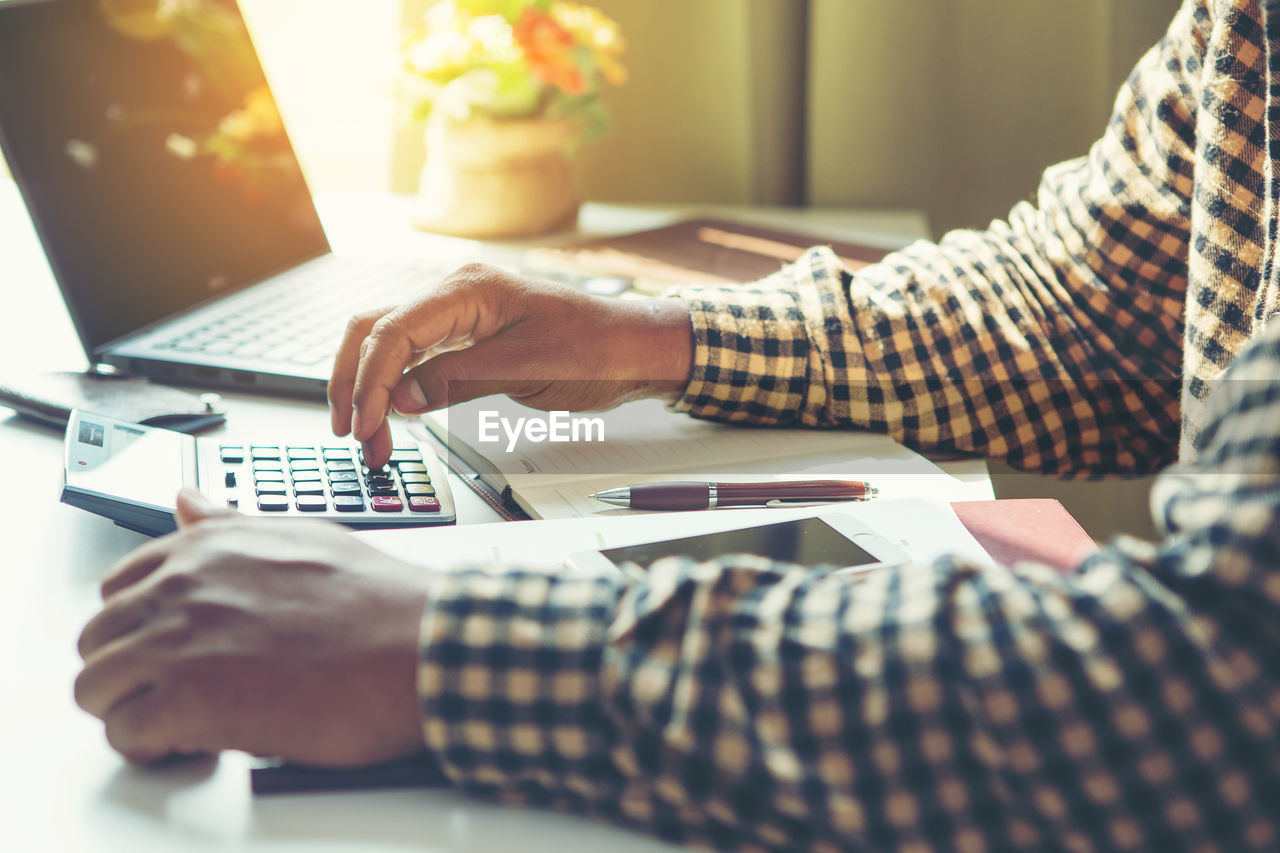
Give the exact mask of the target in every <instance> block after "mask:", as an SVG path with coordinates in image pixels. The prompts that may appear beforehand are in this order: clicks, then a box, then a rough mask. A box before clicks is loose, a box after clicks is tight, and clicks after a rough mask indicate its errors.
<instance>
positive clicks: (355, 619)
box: [75, 493, 428, 767]
mask: <svg viewBox="0 0 1280 853" xmlns="http://www.w3.org/2000/svg"><path fill="white" fill-rule="evenodd" d="M178 510H179V524H180V529H179V530H178V532H176V533H174V534H172V535H170V536H166V537H164V538H162V539H158V540H156V541H155V542H151V543H148V544H147V545H145V546H143V547H142V548H139V549H138V550H137V551H135V552H134V553H133V554H131V555H129V556H128V557H126V558H125V559H124V560H122V561H121V562H120V563H119V564H118V565H117V566H116V567H115V568H114V569H113V570H112V572H111V573H110V574H109V576H108V577H107V579H106V580H105V581H104V582H103V584H102V594H103V600H104V606H103V609H102V611H101V612H100V613H98V614H97V615H96V616H95V617H94V618H93V619H92V620H90V622H89V623H88V625H86V626H85V629H84V632H83V633H82V634H81V637H80V646H79V648H80V654H81V656H82V657H83V658H84V670H83V671H82V672H81V673H80V676H79V677H78V678H77V679H76V684H75V696H76V701H77V702H78V703H79V704H80V706H81V707H82V708H84V709H85V710H86V711H88V712H89V713H91V714H93V715H94V716H96V717H99V718H101V719H102V720H103V721H104V722H105V723H106V732H107V740H108V741H109V742H110V743H111V745H112V746H113V747H115V748H116V749H117V750H119V751H120V752H121V753H123V754H124V755H125V756H126V757H127V758H129V759H130V760H132V761H135V762H140V763H146V762H151V761H155V760H158V759H161V758H165V757H168V756H171V755H182V754H201V753H216V752H218V751H220V750H223V749H238V750H244V751H246V752H250V753H253V754H255V755H270V756H277V757H280V758H285V759H288V760H290V761H295V762H299V763H303V764H311V765H316V766H330V767H343V766H358V765H362V764H370V763H374V762H379V761H386V760H391V759H394V758H399V757H403V756H407V755H411V754H413V753H416V752H419V751H421V750H422V749H423V745H422V737H421V729H420V724H419V711H418V697H417V689H416V675H415V673H416V665H417V641H418V627H419V622H420V621H421V618H422V613H423V609H424V607H425V605H426V598H427V580H428V578H427V577H426V570H424V569H420V568H416V567H412V566H409V565H407V564H404V563H400V562H399V561H396V560H393V559H392V558H390V557H388V556H386V555H384V554H382V553H381V552H379V551H377V550H375V549H374V548H372V547H370V546H367V545H365V544H363V543H362V542H360V541H359V540H357V539H355V538H353V537H352V536H350V535H349V534H348V533H347V532H346V531H344V530H343V529H342V528H340V527H337V526H335V525H328V524H323V523H320V522H303V521H299V522H287V521H286V522H280V521H262V520H259V521H254V520H249V519H245V518H243V517H240V516H238V515H235V514H231V513H228V512H225V511H222V510H219V509H218V508H215V507H213V506H211V505H210V504H208V503H207V502H206V501H204V499H203V498H200V497H199V496H198V495H194V494H189V493H184V494H183V495H182V496H181V498H180V500H179V505H178Z"/></svg>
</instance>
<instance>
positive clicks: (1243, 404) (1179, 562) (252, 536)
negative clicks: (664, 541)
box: [76, 0, 1280, 850]
mask: <svg viewBox="0 0 1280 853" xmlns="http://www.w3.org/2000/svg"><path fill="white" fill-rule="evenodd" d="M1268 16H1269V13H1268V12H1267V11H1266V10H1265V9H1264V8H1263V7H1262V6H1261V5H1260V3H1259V2H1257V0H1235V2H1228V0H1188V2H1187V3H1186V5H1185V6H1184V7H1183V9H1182V10H1181V11H1180V12H1179V14H1178V16H1177V18H1176V19H1175V21H1174V22H1173V24H1172V26H1171V28H1170V31H1169V33H1168V35H1167V37H1166V38H1165V39H1164V40H1163V41H1162V42H1161V44H1160V45H1159V46H1157V48H1155V49H1154V50H1153V51H1152V52H1151V53H1150V54H1149V55H1148V56H1147V57H1146V58H1145V59H1144V60H1143V61H1142V63H1141V64H1140V65H1139V67H1138V69H1137V70H1136V71H1135V73H1134V75H1133V76H1132V77H1131V78H1130V81H1129V82H1128V84H1127V85H1126V87H1125V89H1124V91H1123V92H1122V94H1121V96H1120V98H1119V100H1118V101H1117V107H1116V113H1115V116H1114V118H1113V120H1112V122H1111V124H1110V126H1109V127H1108V130H1107V133H1106V135H1105V137H1104V138H1103V139H1102V140H1101V141H1100V142H1099V143H1098V144H1097V145H1096V146H1095V147H1094V148H1093V150H1092V151H1091V153H1090V155H1089V156H1088V157H1087V158H1084V159H1081V160H1079V161H1073V162H1070V163H1066V164H1063V165H1060V166H1057V167H1054V168H1053V169H1050V170H1049V171H1048V172H1047V173H1046V175H1045V179H1044V182H1043V184H1042V187H1041V190H1040V193H1039V197H1038V200H1037V205H1036V206H1035V207H1032V206H1031V205H1029V204H1022V205H1019V206H1018V207H1017V208H1015V209H1014V211H1013V213H1012V215H1011V217H1010V219H1009V221H1008V222H1007V223H1004V222H999V223H995V224H993V225H992V226H991V227H990V228H989V229H988V230H987V231H985V232H982V233H976V232H963V233H956V234H952V235H949V236H948V237H946V238H945V239H944V240H943V241H942V242H941V243H940V244H938V245H936V246H935V245H924V244H919V245H916V246H914V247H911V248H910V249H908V250H906V251H904V252H901V253H898V254H896V255H894V256H892V257H891V258H890V259H889V260H888V261H886V262H885V263H884V264H881V265H878V266H875V267H872V268H869V269H867V270H864V271H860V272H858V273H857V274H849V273H847V272H845V271H843V270H841V269H840V268H839V266H838V264H837V262H836V260H835V259H834V257H832V255H831V254H830V253H829V252H827V251H825V250H815V251H813V252H810V253H809V254H808V255H806V256H805V257H804V258H803V259H802V260H801V261H800V262H799V263H798V264H796V265H794V266H793V267H790V268H788V269H787V270H784V271H783V272H781V273H779V274H778V275H777V276H775V277H773V278H771V279H767V280H765V281H764V282H762V283H757V284H755V285H751V286H744V287H727V288H703V289H690V290H683V291H680V292H677V293H676V294H675V295H674V296H673V298H672V299H669V300H658V301H654V302H651V303H613V302H607V301H602V300H595V299H590V298H587V297H584V296H581V295H579V294H575V293H571V292H568V291H564V290H558V289H554V288H551V287H549V286H542V285H539V284H536V283H533V282H528V281H525V280H522V279H519V278H515V277H511V276H509V275H506V274H504V273H501V272H499V271H496V270H491V269H487V268H484V267H478V266H474V267H467V268H464V269H463V270H461V271H459V272H458V273H457V274H455V275H454V276H452V277H451V278H450V279H449V280H447V281H446V282H444V283H443V284H442V285H441V286H440V287H438V288H436V289H435V290H433V291H432V292H430V293H428V294H426V295H424V296H423V297H422V298H421V299H420V300H418V301H417V302H415V303H414V304H411V305H407V306H403V307H400V308H396V309H394V310H391V311H389V312H385V313H379V314H376V315H369V316H366V317H362V318H357V319H356V320H355V321H353V323H352V326H351V328H350V330H349V332H348V335H347V337H346V340H345V341H344V343H343V347H342V352H341V354H340V356H339V359H338V362H337V366H336V368H335V371H334V376H333V381H332V383H331V390H330V394H331V403H332V408H333V418H334V427H335V430H336V431H337V432H339V433H345V432H346V431H347V430H348V429H350V430H352V431H353V432H354V434H355V436H356V437H357V438H358V439H360V440H361V441H363V442H364V443H365V447H366V454H367V456H368V457H369V458H370V459H371V461H373V462H377V461H380V459H381V458H382V457H383V456H385V454H386V453H387V450H388V434H387V431H386V425H385V413H386V412H387V411H388V409H389V408H390V407H392V406H394V407H395V408H397V409H400V410H402V411H410V412H412V411H422V410H425V409H428V408H435V407H438V406H442V405H445V404H447V403H449V402H454V401H456V400H457V399H458V398H459V397H461V396H466V395H469V394H479V393H488V392H491V391H504V392H508V393H511V394H513V396H516V397H518V398H520V399H522V400H523V401H525V402H527V403H530V404H532V405H536V406H543V407H547V408H552V407H554V408H596V407H601V406H607V405H610V404H613V403H616V402H618V401H619V400H621V399H625V398H628V397H631V396H643V395H658V396H666V397H667V398H668V399H670V400H671V401H672V402H673V403H674V404H675V405H676V406H677V407H678V408H680V409H683V410H687V411H690V412H692V413H693V414H695V415H699V416H706V417H717V418H725V419H730V420H751V421H756V422H764V423H781V422H788V421H800V422H802V423H807V424H813V425H822V426H826V425H841V424H856V425H865V426H871V427H874V428H877V429H882V430H887V431H889V432H890V433H892V434H894V435H896V436H898V437H900V438H903V439H904V440H906V441H909V442H911V443H914V444H916V445H918V446H921V447H924V448H946V449H960V450H968V451H977V452H982V453H986V454H989V455H993V456H999V457H1003V458H1006V459H1009V460H1011V461H1012V462H1014V463H1015V464H1018V465H1021V466H1023V467H1026V468H1031V469H1036V470H1043V471H1091V472H1110V471H1125V472H1128V471H1142V470H1148V469H1152V468H1155V467H1158V466H1161V465H1164V464H1165V463H1167V462H1170V461H1173V460H1174V458H1175V456H1180V458H1181V461H1182V463H1183V464H1182V465H1181V466H1180V467H1179V468H1178V469H1175V471H1173V472H1170V473H1168V474H1166V475H1165V476H1164V477H1163V478H1162V479H1161V480H1160V481H1159V486H1158V489H1157V500H1156V503H1157V515H1158V521H1159V522H1160V523H1161V524H1162V525H1163V527H1164V529H1165V530H1166V531H1167V537H1166V538H1165V539H1164V541H1163V542H1161V543H1160V544H1158V545H1147V544H1144V543H1138V542H1133V541H1121V542H1118V543H1116V544H1115V545H1113V546H1111V547H1109V548H1106V549H1104V550H1103V551H1102V553H1100V554H1098V555H1096V556H1094V557H1091V558H1090V559H1089V560H1087V561H1086V562H1085V563H1083V564H1082V565H1081V566H1080V567H1079V568H1078V569H1077V570H1076V571H1075V572H1074V573H1073V574H1071V575H1070V576H1066V577H1063V576H1058V575H1055V574H1053V573H1051V572H1048V571H1047V570H1044V569H1041V568H1037V567H1034V566H1020V567H1017V568H1015V569H999V570H994V571H982V570H979V569H976V568H973V567H971V566H967V565H964V564H962V563H959V562H956V561H942V562H940V563H939V564H938V565H935V566H931V567H924V566H914V567H909V568H904V569H900V570H893V571H882V572H878V573H875V574H873V575H871V576H869V577H866V578H864V579H863V580H861V581H855V580H853V579H850V578H847V577H840V576H826V577H814V576H812V575H811V574H809V573H806V572H804V571H801V570H799V569H797V568H796V567H792V566H786V565H772V564H767V563H765V562H763V561H761V560H758V559H753V558H749V557H737V558H732V559H724V560H721V561H717V562H712V563H708V564H702V565H694V564H691V563H690V562H689V561H686V560H679V559H673V560H667V561H662V562H659V563H657V564H655V565H654V566H651V567H650V568H649V570H648V573H647V577H646V579H645V580H644V581H643V582H638V581H633V580H630V579H628V578H624V577H621V576H613V575H601V576H584V575H580V574H570V573H566V574H564V575H561V576H555V577H548V576H544V575H530V574H525V573H522V572H519V571H516V570H504V569H498V568H477V569H474V570H471V571H467V572H458V573H452V572H451V573H442V574H439V575H435V576H432V577H431V578H430V579H429V580H427V581H420V580H416V579H412V578H409V577H408V576H407V574H406V573H404V572H402V571H401V569H402V568H403V567H401V566H399V565H398V564H395V563H394V561H391V560H390V559H389V558H386V557H384V556H381V555H379V554H376V553H375V552H373V551H372V550H370V549H368V548H366V547H364V546H362V545H360V544H358V543H356V542H354V541H353V540H351V538H350V537H347V536H346V535H344V534H342V533H341V532H339V531H337V530H335V529H331V528H328V527H325V526H322V525H298V526H296V527H294V526H288V525H267V524H262V525H258V524H253V523H250V522H247V521H244V520H240V519H236V518H234V517H223V516H219V515H218V514H217V511H216V510H214V509H212V508H211V507H208V506H207V505H203V504H202V503H201V502H200V501H199V500H198V499H197V498H196V497H194V496H184V498H183V499H182V502H181V504H180V517H181V521H182V524H183V529H182V531H180V532H179V533H178V534H176V535H175V536H173V537H169V538H166V539H163V540H159V541H157V542H155V543H152V544H149V545H147V546H145V547H143V548H142V549H140V550H139V551H138V552H137V553H135V554H134V555H132V556H131V557H130V558H128V559H126V560H125V561H124V562H123V563H122V564H121V565H119V566H117V567H116V568H115V569H114V570H113V571H112V573H111V574H110V576H109V577H108V578H107V580H106V582H105V583H104V585H103V592H104V597H105V600H106V604H105V607H104V609H103V611H102V612H101V613H100V614H99V615H98V616H97V617H95V618H94V619H93V620H92V621H91V622H90V623H89V625H87V626H86V628H85V631H84V634H83V636H82V638H81V651H82V653H83V654H84V655H85V669H84V672H83V673H82V674H81V676H80V678H79V679H78V680H77V684H76V691H77V698H78V700H79V701H80V703H81V704H82V705H83V706H84V707H85V708H86V709H88V710H89V711H91V712H92V713H94V714H96V715H97V716H99V717H101V718H103V719H104V720H105V723H106V730H107V736H108V738H109V740H110V741H111V743H112V744H113V745H114V746H115V747H116V748H117V749H119V750H120V751H121V752H123V753H124V754H125V755H127V756H130V757H131V758H133V759H135V760H139V761H147V760H151V759H155V758H158V757H161V756H164V755H168V754H171V753H175V752H178V753H182V752H212V751H217V750H220V749H228V748H238V749H246V750H249V751H252V752H258V753H264V754H272V755H281V756H284V757H287V758H291V759H294V760H298V761H304V762H311V763H315V764H325V765H351V764H360V763H364V762H370V761H377V760H382V759H387V758H392V757H396V756H402V755H407V754H413V753H416V752H419V751H425V753H426V754H427V755H429V756H430V757H431V758H433V759H434V760H435V761H436V762H437V763H438V764H439V766H440V767H441V769H442V770H443V771H444V772H445V773H446V774H447V775H448V776H449V777H450V778H451V779H452V780H453V781H454V782H456V783H457V784H458V785H459V786H461V787H463V788H465V789H467V790H471V791H476V792H479V793H484V794H491V795H494V796H497V797H500V798H502V799H504V800H508V801H512V802H525V803H535V804H546V805H554V806H561V807H567V808H573V809H578V810H582V811H586V812H590V813H594V814H599V815H603V816H607V817H610V818H615V819H618V820H622V821H625V822H627V823H629V824H631V825H634V826H637V827H640V828H643V829H645V830H647V831H651V832H655V833H657V834H659V835H661V836H663V837H667V838H671V839H676V840H681V841H686V842H700V843H706V844H711V845H714V846H717V847H726V848H743V849H760V848H812V849H858V850H864V849H865V850H881V849H902V850H907V849H912V850H919V849H958V850H998V849H1009V848H1022V849H1037V850H1040V849H1064V850H1065V849H1069V850H1092V849H1147V850H1175V849H1197V850H1264V849H1276V848H1277V847H1280V808H1278V807H1277V804H1278V803H1280V749H1277V743H1278V742H1280V741H1278V739H1277V731H1278V726H1280V618H1278V617H1280V322H1274V323H1270V324H1268V323H1267V322H1266V319H1267V318H1268V317H1269V316H1270V314H1271V313H1272V312H1273V311H1275V310H1277V309H1280V292H1277V288H1276V285H1275V283H1274V277H1275V274H1276V269H1275V266H1276V264H1275V260H1276V259H1275V252H1276V246H1277V241H1276V215H1277V208H1276V202H1277V200H1278V199H1280V177H1278V176H1277V173H1276V172H1275V171H1274V164H1273V160H1272V157H1271V156H1269V154H1268V152H1269V151H1276V152H1277V153H1280V138H1276V139H1273V138H1272V136H1271V135H1270V133H1269V132H1268V123H1269V122H1274V121H1275V119H1276V118H1280V100H1277V98H1276V97H1275V95H1274V94H1273V92H1272V79H1273V72H1272V71H1271V68H1272V66H1274V67H1275V69H1276V71H1275V72H1274V76H1275V80H1276V82H1277V83H1280V54H1276V55H1275V56H1274V57H1273V53H1272V48H1273V45H1277V44H1280V42H1274V41H1272V38H1271V37H1269V36H1268V27H1271V30H1270V33H1271V34H1272V36H1273V37H1280V13H1277V14H1276V15H1275V16H1273V17H1275V18H1276V19H1275V20H1271V21H1268ZM1272 146H1277V147H1276V148H1273V147H1272ZM601 341H608V342H609V344H610V345H609V346H607V347H603V346H600V342H601ZM442 352H443V354H440V353H442ZM422 359H426V360H425V361H423V362H422V363H421V364H418V362H419V361H421V360H422ZM415 365H416V366H415ZM1229 365H1230V366H1231V370H1230V374H1229V376H1230V378H1231V379H1232V380H1233V381H1218V380H1219V379H1220V375H1221V374H1222V373H1223V371H1224V370H1225V369H1226V368H1227V367H1228V366H1229ZM406 369H407V370H408V372H407V373H406ZM548 377H553V378H550V379H549V378H548ZM464 380H465V381H464ZM460 389H463V390H460ZM1179 425H1180V426H1179ZM415 676H416V677H415Z"/></svg>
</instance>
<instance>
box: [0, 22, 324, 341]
mask: <svg viewBox="0 0 1280 853" xmlns="http://www.w3.org/2000/svg"><path fill="white" fill-rule="evenodd" d="M0 142H2V143H3V145H4V151H5V155H6V157H7V158H8V160H9V165H10V167H11V168H12V170H13V172H14V175H15V177H16V178H17V180H18V183H19V184H20V186H21V188H22V191H23V195H24V197H25V199H26V201H27V206H28V208H29V210H30V212H31V216H32V219H33V220H34V222H35V225H36V229H37V230H38V232H39V234H40V237H41V241H42V242H43V243H44V247H45V251H46V253H47V254H48V256H49V262H50V264H51V266H52V267H53V270H54V273H55V275H56V276H57V278H58V283H59V285H60V286H61V288H62V292H63V297H64V299H65V300H66V302H67V306H68V308H69V309H70V311H71V315H72V319H73V320H74V321H75V324H76V328H77V331H78V332H79V334H80V338H81V341H82V343H83V344H84V346H85V349H86V351H87V352H88V353H89V354H90V356H91V357H93V356H94V355H96V354H97V353H99V352H100V351H101V349H102V348H103V345H105V344H107V343H109V342H111V341H113V340H116V339H118V338H120V337H123V336H125V335H128V334H130V333H132V332H134V331H136V330H138V329H140V328H142V327H144V326H146V325H148V324H150V323H153V322H155V321H157V320H160V319H163V318H165V317H167V316H169V315H172V314H175V313H177V312H179V311H181V310H183V309H185V308H188V307H190V306H192V305H195V304H197V303H199V302H203V301H204V300H206V299H208V298H210V297H212V296H214V295H217V294H219V293H223V292H229V291H232V290H235V289H237V288H240V287H243V286H245V285H248V284H251V283H253V282H256V281H260V280H262V279H264V278H266V277H268V276H270V275H271V274H273V273H275V272H278V271H281V270H283V269H286V268H289V267H293V266H296V265H298V264H300V263H302V262H303V261H305V260H308V259H310V258H314V257H316V256H318V255H321V254H324V253H325V252H327V251H328V249H329V247H328V243H327V241H326V239H325V236H324V231H323V229H322V228H321V226H320V221H319V219H318V217H317V216H316V212H315V208H314V206H313V205H312V202H311V196H310V194H309V192H308V191H307V187H306V184H305V182H304V181H303V177H302V172H301V171H300V170H299V168H298V162H297V159H296V157H295V156H294V153H293V149H292V147H291V146H290V144H289V140H288V137H287V136H286V135H285V131H284V127H283V125H282V124H281V122H280V115H279V113H278V112H277V110H276V107H275V102H274V100H273V98H272V95H271V92H270V90H269V89H268V88H267V84H266V79H265V77H264V76H263V72H262V67H261V65H260V64H259V62H258V58H257V55H256V54H255V52H254V49H253V45H252V43H251V42H250V40H249V35H248V31H247V30H246V29H245V25H244V21H243V19H242V18H241V16H240V12H239V10H238V9H237V7H236V5H235V3H234V2H231V0H180V2H171V1H170V0H0Z"/></svg>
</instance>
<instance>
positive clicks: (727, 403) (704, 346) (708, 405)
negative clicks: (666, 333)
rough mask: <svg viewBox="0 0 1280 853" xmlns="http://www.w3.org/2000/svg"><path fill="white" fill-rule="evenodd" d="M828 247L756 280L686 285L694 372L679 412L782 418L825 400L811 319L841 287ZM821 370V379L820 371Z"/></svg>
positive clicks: (680, 293)
mask: <svg viewBox="0 0 1280 853" xmlns="http://www.w3.org/2000/svg"><path fill="white" fill-rule="evenodd" d="M841 278H842V268H841V266H840V262H839V260H838V259H837V258H836V256H835V254H834V253H833V252H832V251H831V250H830V249H827V248H816V249H810V250H808V251H807V252H805V254H804V255H803V256H802V257H801V258H800V260H798V261H796V262H795V263H794V264H791V265H789V266H786V267H784V268H782V269H781V270H779V271H778V272H777V273H775V274H774V275H772V276H769V277H768V278H765V279H761V280H760V281H758V282H754V283H751V284H727V285H711V286H697V287H679V288H674V289H672V290H670V291H668V293H667V295H668V296H671V297H675V298H677V299H680V300H681V301H683V302H684V303H685V305H686V307H687V308H688V309H689V317H690V319H691V321H692V323H693V342H694V353H693V369H692V371H691V375H690V381H689V385H688V387H687V388H686V389H685V392H684V395H683V396H682V397H681V398H680V400H678V401H677V402H676V404H675V405H674V407H673V408H674V410H675V411H679V412H689V413H691V414H693V415H695V416H698V417H705V418H716V419H720V420H744V421H745V420H749V421H754V422H757V423H781V422H788V421H792V420H796V419H797V418H798V417H799V415H800V414H801V413H802V412H803V411H805V410H810V409H812V408H813V407H814V406H817V407H822V406H823V405H824V404H825V402H826V400H825V396H826V393H825V391H826V384H825V382H824V378H825V377H824V374H825V372H826V371H825V369H824V365H823V364H822V354H821V351H820V350H819V348H817V347H815V346H814V345H813V341H814V340H815V339H816V336H815V332H817V331H820V330H814V329H811V328H810V327H809V324H811V323H817V324H818V325H821V324H822V318H823V317H824V316H825V314H826V313H828V311H827V310H824V309H826V307H827V306H828V304H829V303H831V301H832V300H833V299H835V298H838V294H839V293H840V291H841ZM815 372H816V374H817V375H816V376H815Z"/></svg>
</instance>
